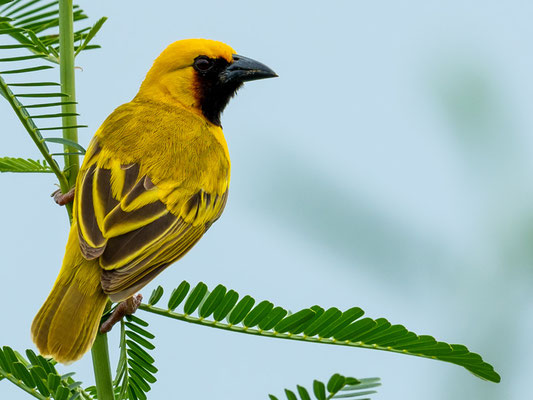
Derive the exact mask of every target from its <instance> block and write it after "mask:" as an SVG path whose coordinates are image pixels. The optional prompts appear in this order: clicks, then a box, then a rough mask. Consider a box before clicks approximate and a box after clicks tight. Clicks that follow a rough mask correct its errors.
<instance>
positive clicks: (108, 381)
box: [59, 0, 115, 400]
mask: <svg viewBox="0 0 533 400" xmlns="http://www.w3.org/2000/svg"><path fill="white" fill-rule="evenodd" d="M59 71H60V77H61V92H62V93H64V94H67V95H68V97H65V98H64V101H67V102H73V103H74V102H75V101H76V89H75V85H76V80H75V75H74V19H73V15H72V0H59ZM61 111H62V112H63V113H68V114H69V115H67V116H64V117H63V126H76V125H77V124H78V121H77V117H76V115H74V114H76V104H75V103H74V104H62V105H61ZM63 138H65V139H68V140H71V141H73V142H76V143H78V130H77V129H76V128H68V129H63ZM64 148H65V153H73V154H66V155H65V174H66V176H67V180H68V185H69V189H70V188H72V187H74V185H75V184H76V177H77V176H78V170H79V167H80V160H79V156H78V154H77V153H78V151H77V150H76V149H73V148H72V147H71V146H65V147H64ZM69 206H71V205H70V204H69ZM71 215H72V214H71V211H70V209H69V216H71ZM71 219H72V217H71ZM91 352H92V358H93V368H94V378H95V382H96V391H97V393H98V399H99V400H114V398H115V397H114V392H113V381H112V377H111V365H110V362H109V350H108V345H107V335H105V334H98V335H96V340H95V341H94V344H93V347H92V349H91Z"/></svg>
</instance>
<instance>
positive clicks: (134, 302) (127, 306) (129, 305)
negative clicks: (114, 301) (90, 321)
mask: <svg viewBox="0 0 533 400" xmlns="http://www.w3.org/2000/svg"><path fill="white" fill-rule="evenodd" d="M142 300H143V296H142V294H140V293H139V294H136V295H135V296H131V297H130V298H129V299H126V300H124V301H123V302H121V303H119V305H118V306H117V307H116V308H115V310H114V311H113V312H112V313H111V316H110V317H109V318H108V319H107V320H106V321H105V322H104V323H103V324H102V325H101V326H100V333H107V332H109V331H111V329H113V326H114V325H115V324H116V323H117V322H120V321H121V320H122V318H124V317H125V316H126V315H132V314H134V313H135V311H137V309H138V308H139V306H140V305H141V302H142Z"/></svg>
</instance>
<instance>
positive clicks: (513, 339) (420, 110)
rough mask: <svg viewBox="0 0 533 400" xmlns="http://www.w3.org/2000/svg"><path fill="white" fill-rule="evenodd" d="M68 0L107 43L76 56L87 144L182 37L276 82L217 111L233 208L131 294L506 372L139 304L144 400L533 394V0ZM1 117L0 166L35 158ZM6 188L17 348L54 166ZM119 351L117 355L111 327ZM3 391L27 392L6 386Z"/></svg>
mask: <svg viewBox="0 0 533 400" xmlns="http://www.w3.org/2000/svg"><path fill="white" fill-rule="evenodd" d="M79 4H80V5H81V6H82V8H83V9H84V10H85V11H86V12H87V13H88V15H89V16H90V17H91V18H92V19H91V21H96V19H97V18H98V17H100V16H103V15H105V16H108V17H109V20H108V21H107V23H106V24H105V25H104V27H103V28H102V30H101V32H100V34H99V35H98V37H97V40H96V42H97V43H99V44H101V45H102V46H103V48H102V49H100V50H95V51H91V52H85V53H84V54H82V55H80V56H79V57H78V59H77V62H76V63H77V65H79V66H80V67H81V69H82V70H81V69H80V70H79V71H78V72H77V85H78V86H77V95H78V101H79V112H80V113H81V118H80V122H81V123H85V124H87V125H89V128H88V129H85V130H82V131H81V132H80V143H81V144H82V145H84V146H86V145H87V143H88V142H89V140H90V138H91V136H92V134H93V132H94V131H95V130H96V129H97V128H98V126H99V125H100V124H101V122H102V121H103V120H104V119H105V117H106V116H107V115H108V114H109V113H110V112H111V111H112V110H113V109H114V108H115V107H117V106H118V105H120V104H122V103H124V102H127V101H129V100H130V99H131V98H132V97H133V96H134V95H135V93H136V91H137V89H138V87H139V85H140V83H141V81H142V79H143V77H144V75H145V73H146V72H147V70H148V69H149V67H150V66H151V64H152V62H153V60H154V59H155V57H157V55H158V54H159V53H160V52H161V51H162V50H163V49H164V47H165V46H166V45H168V44H169V43H171V42H173V41H175V40H178V39H182V38H190V37H204V38H212V39H217V40H221V41H224V42H226V43H228V44H230V45H231V46H232V47H234V48H235V49H236V50H237V51H238V52H239V53H240V54H242V55H246V56H249V57H252V58H255V59H257V60H260V61H262V62H264V63H265V64H267V65H269V66H270V67H271V68H273V69H274V70H275V71H276V72H277V73H278V74H279V76H280V77H279V78H277V79H271V80H265V81H259V82H252V83H249V84H246V86H245V87H244V88H243V89H242V90H241V92H240V93H239V94H238V96H237V97H236V98H235V99H234V100H233V101H232V103H231V104H230V105H229V107H228V109H227V110H226V112H225V114H224V116H223V126H224V131H225V134H226V138H227V141H228V145H229V149H230V154H231V157H232V163H233V169H232V185H231V191H230V196H229V201H228V205H227V207H226V210H225V212H224V215H223V217H222V218H221V219H220V220H219V221H218V222H217V223H216V224H215V225H214V226H213V227H212V229H211V230H210V231H209V232H208V234H207V235H206V236H205V237H204V238H203V239H202V241H200V243H199V244H198V245H197V246H196V247H195V248H194V249H193V250H192V251H191V252H190V253H189V254H188V255H187V256H186V257H185V258H184V259H183V260H181V261H179V262H178V263H177V264H176V265H174V266H172V267H171V268H169V269H168V270H166V271H165V272H164V273H163V274H162V275H161V276H160V277H158V278H157V279H156V280H155V281H154V282H153V283H152V284H151V285H150V286H149V287H148V288H147V289H146V290H143V292H142V293H144V294H145V295H149V293H150V292H151V289H152V288H153V287H155V286H157V285H158V284H160V285H162V286H163V287H165V288H166V289H167V291H170V290H171V289H172V288H174V287H175V286H177V285H178V284H179V283H180V282H181V281H182V280H183V279H186V280H188V281H190V282H192V283H196V282H198V281H204V282H206V283H207V284H208V285H209V286H210V287H214V286H216V284H218V283H222V284H224V285H226V286H227V287H229V288H232V289H235V290H237V291H238V292H239V293H241V294H243V295H244V294H250V295H252V296H253V297H255V298H256V299H258V300H262V299H268V300H270V301H272V302H274V303H275V304H279V305H282V306H284V307H287V308H289V309H292V310H298V309H300V308H303V307H308V306H311V305H314V304H319V305H321V306H323V307H329V306H336V307H339V308H341V309H346V308H349V307H352V306H360V307H361V308H363V309H364V310H365V311H366V313H367V315H368V316H370V317H373V318H377V317H386V318H387V319H389V320H390V321H391V322H393V323H401V324H404V325H405V326H406V327H407V328H409V329H410V330H413V331H414V332H417V333H419V334H431V335H433V336H435V337H436V338H438V339H439V340H443V341H447V342H449V343H462V344H465V345H467V346H468V347H469V348H470V350H472V351H474V352H478V353H480V354H481V355H482V356H483V357H484V359H485V360H486V361H488V362H489V363H491V364H493V365H494V366H495V368H496V370H497V371H498V372H499V373H500V374H501V375H502V382H501V383H500V384H493V383H488V382H484V381H482V380H479V379H477V378H475V377H474V376H472V375H471V374H469V373H468V372H467V371H466V370H464V369H463V368H461V367H457V366H454V365H451V364H447V363H441V362H436V361H432V360H425V359H418V358H415V357H408V356H401V355H397V354H388V353H383V352H377V351H369V350H362V349H352V348H343V347H336V346H318V345H313V344H308V343H293V342H287V341H280V340H270V339H266V338H257V337H250V336H246V335H239V334H236V333H230V332H224V331H218V330H213V329H207V328H203V327H198V326H193V325H188V324H185V323H180V322H178V321H171V320H166V319H164V318H157V317H156V316H152V315H146V314H143V315H141V316H142V317H144V318H145V319H146V320H148V321H149V322H150V324H151V331H152V332H154V333H155V334H156V336H157V339H156V345H157V348H156V350H155V352H154V354H155V358H156V363H157V364H156V365H157V367H158V368H159V373H158V375H157V376H158V382H157V383H156V384H155V385H154V386H153V389H152V392H150V398H151V399H167V398H183V399H210V398H223V399H232V400H247V399H266V398H267V394H268V393H273V394H276V395H281V394H282V391H283V388H285V387H294V386H295V385H296V384H302V385H306V386H309V385H310V384H311V382H312V380H313V379H316V378H318V379H321V380H325V379H327V378H328V377H329V376H330V375H331V374H333V373H335V372H340V373H342V374H345V375H349V376H355V377H369V376H379V377H381V378H382V381H383V386H382V387H381V388H380V389H379V393H378V394H377V395H375V396H374V397H373V398H374V399H377V400H380V399H428V398H431V399H436V400H441V399H442V400H444V399H451V398H465V399H466V398H468V399H487V400H490V399H509V400H511V399H516V400H518V399H525V398H529V396H530V395H531V385H530V382H529V380H530V377H531V376H532V374H533V363H532V361H531V360H532V359H533V347H532V345H531V331H532V329H533V297H532V295H531V293H532V287H533V268H532V264H533V252H532V251H531V242H532V240H533V225H532V222H533V196H532V195H533V183H532V182H533V163H532V161H531V160H533V157H532V156H533V135H531V132H532V131H533V114H532V113H531V104H532V102H531V98H532V93H533V80H532V79H531V71H533V52H532V48H531V40H530V39H531V37H533V24H531V16H532V12H533V5H532V4H531V3H530V2H526V1H507V2H501V1H500V2H497V1H468V2H465V1H456V0H450V1H447V2H445V4H444V3H442V2H438V1H427V0H426V1H403V2H384V1H375V2H362V1H344V2H343V1H333V2H328V3H326V2H314V1H307V2H288V1H283V2H280V1H275V0H272V1H269V2H267V3H265V2H255V3H254V2H244V1H232V2H215V1H207V0H206V1H202V2H191V1H189V2H175V1H163V0H161V1H158V2H153V3H151V4H149V3H147V2H140V1H129V2H126V1H113V2H89V1H81V2H80V3H79ZM55 74H57V71H54V72H52V77H56V76H57V75H55ZM43 76H44V75H43ZM55 79H57V78H55ZM0 116H1V120H2V128H1V134H0V149H1V155H2V156H4V155H5V156H24V157H35V158H38V154H37V152H36V150H34V148H33V147H32V143H31V141H30V139H29V137H27V135H26V134H25V132H24V131H23V129H22V128H21V127H20V125H19V123H18V121H17V120H16V119H15V117H14V116H13V114H12V112H11V110H10V108H9V106H8V104H7V103H6V102H1V101H0ZM0 184H1V187H2V188H3V189H2V193H3V196H0V210H3V211H2V212H1V214H0V218H1V221H2V226H3V228H4V229H2V230H1V231H0V251H1V254H2V262H1V265H2V268H1V271H2V290H0V301H1V302H2V304H3V305H4V306H3V308H2V321H3V322H2V325H3V328H2V329H1V330H0V344H1V345H9V346H12V347H14V348H16V349H18V350H23V349H25V348H28V347H32V346H33V345H32V343H31V340H30V337H29V327H30V324H31V320H32V318H33V315H34V314H35V313H36V312H37V310H38V308H39V307H40V305H41V303H42V302H43V301H44V299H45V297H46V295H47V294H48V291H49V290H50V288H51V286H52V284H53V282H54V280H55V277H56V274H57V272H58V270H59V267H60V264H61V259H62V256H63V251H64V246H65V241H66V237H67V233H68V227H67V219H66V215H65V212H64V210H63V209H61V208H59V207H57V206H56V205H55V204H53V202H52V201H51V199H50V198H49V194H50V193H51V192H52V191H53V190H54V178H53V176H52V175H9V174H2V175H0ZM110 342H111V346H112V349H111V352H112V358H113V360H115V359H116V355H117V346H118V339H117V332H112V334H111V337H110ZM91 368H92V367H91V363H90V356H86V357H84V359H83V360H82V361H80V362H78V363H76V364H74V365H71V366H68V367H65V368H64V370H65V371H70V370H75V371H77V376H78V379H81V380H83V381H84V382H86V383H87V384H89V383H91V382H92V379H93V378H92V371H91ZM170 393H175V395H172V397H171V394H170ZM0 398H2V399H13V400H17V399H25V398H27V397H26V396H25V394H24V393H23V392H21V391H19V390H17V389H16V388H15V387H14V386H13V385H10V384H9V383H7V382H1V383H0Z"/></svg>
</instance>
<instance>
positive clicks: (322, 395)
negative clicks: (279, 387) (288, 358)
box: [269, 374, 381, 400]
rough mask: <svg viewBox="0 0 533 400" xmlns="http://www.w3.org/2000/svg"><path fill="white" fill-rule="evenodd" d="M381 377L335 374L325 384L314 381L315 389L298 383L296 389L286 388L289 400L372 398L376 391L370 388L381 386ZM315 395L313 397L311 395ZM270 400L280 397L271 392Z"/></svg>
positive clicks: (366, 399)
mask: <svg viewBox="0 0 533 400" xmlns="http://www.w3.org/2000/svg"><path fill="white" fill-rule="evenodd" d="M380 385H381V383H380V382H379V378H365V379H356V378H350V377H345V376H343V375H340V374H334V375H333V376H332V377H331V378H330V379H329V381H328V383H327V385H325V384H324V383H323V382H321V381H317V380H315V381H314V382H313V389H312V390H307V389H306V388H305V387H303V386H300V385H297V386H296V391H292V390H290V389H285V396H286V397H287V400H311V399H316V400H328V399H341V398H342V399H353V398H358V399H359V400H370V397H362V396H368V395H371V394H374V393H376V391H375V390H369V389H373V388H376V387H378V386H380ZM311 395H313V397H311ZM269 398H270V400H279V398H278V397H276V396H274V395H272V394H270V395H269Z"/></svg>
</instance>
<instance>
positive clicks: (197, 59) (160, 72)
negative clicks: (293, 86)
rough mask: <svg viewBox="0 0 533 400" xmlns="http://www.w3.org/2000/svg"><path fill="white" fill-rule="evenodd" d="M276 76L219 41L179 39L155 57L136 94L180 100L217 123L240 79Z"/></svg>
mask: <svg viewBox="0 0 533 400" xmlns="http://www.w3.org/2000/svg"><path fill="white" fill-rule="evenodd" d="M275 76H277V75H276V73H275V72H274V71H272V70H271V69H270V68H268V67H267V66H266V65H264V64H261V63H260V62H258V61H255V60H252V59H250V58H247V57H244V56H240V55H238V54H236V53H235V51H234V50H233V49H232V48H231V47H229V46H228V45H226V44H224V43H222V42H217V41H214V40H206V39H187V40H179V41H177V42H174V43H172V44H171V45H169V46H168V47H167V48H166V49H165V50H164V51H163V52H162V53H161V55H160V56H159V57H158V58H157V59H156V60H155V61H154V65H153V66H152V68H151V69H150V71H148V74H147V75H146V79H145V80H144V82H143V84H142V85H141V88H140V90H139V94H138V95H137V97H138V98H149V99H152V100H162V101H167V102H168V101H171V102H176V103H179V105H181V106H182V107H185V108H188V109H190V110H191V111H193V112H197V113H201V114H202V115H203V116H204V117H205V118H206V119H207V120H209V121H210V122H211V123H213V124H215V125H220V115H221V113H222V111H224V108H225V107H226V105H227V104H228V101H229V100H230V99H231V97H233V95H234V94H235V93H236V92H237V90H238V89H239V88H240V87H241V86H242V84H243V82H246V81H253V80H256V79H263V78H272V77H275Z"/></svg>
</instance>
